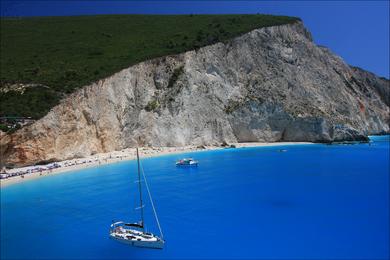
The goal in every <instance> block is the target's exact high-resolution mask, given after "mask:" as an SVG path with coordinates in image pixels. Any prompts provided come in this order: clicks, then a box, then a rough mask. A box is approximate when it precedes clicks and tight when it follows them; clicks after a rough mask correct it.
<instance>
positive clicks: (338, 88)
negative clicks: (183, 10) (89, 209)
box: [1, 22, 390, 165]
mask: <svg viewBox="0 0 390 260" xmlns="http://www.w3.org/2000/svg"><path fill="white" fill-rule="evenodd" d="M389 90H390V89H389V80H386V79H383V78H379V77H377V76H375V75H373V74H371V73H368V72H366V71H363V70H361V69H358V68H354V67H350V66H349V65H347V64H346V63H345V62H344V61H343V60H342V59H341V58H340V57H338V56H336V55H335V54H333V53H332V52H331V51H330V50H328V49H326V48H324V47H319V46H317V45H316V44H314V43H313V41H312V39H311V35H310V33H309V32H308V31H307V30H306V29H305V28H304V26H303V25H302V23H300V22H298V23H295V24H291V25H283V26H275V27H267V28H262V29H257V30H254V31H251V32H249V33H247V34H245V35H242V36H240V37H238V38H235V39H232V40H230V41H229V42H226V43H217V44H214V45H210V46H206V47H203V48H200V49H198V50H194V51H189V52H186V53H182V54H179V55H174V56H168V57H162V58H158V59H153V60H149V61H145V62H142V63H139V64H137V65H135V66H132V67H129V68H127V69H124V70H122V71H120V72H118V73H116V74H114V75H112V76H111V77H109V78H106V79H103V80H100V81H99V82H96V83H95V84H92V85H89V86H86V87H84V88H83V89H81V90H79V91H77V92H75V93H73V94H72V95H70V96H69V97H67V98H66V99H64V100H62V102H61V104H60V105H58V106H56V107H55V108H53V109H52V110H51V111H50V112H49V113H48V114H47V115H46V116H45V117H44V118H42V119H41V120H39V121H37V122H36V123H34V124H33V125H30V126H28V127H25V128H23V129H21V130H19V131H18V132H16V133H14V134H12V135H3V136H2V137H1V153H2V154H1V156H2V158H3V159H4V160H3V163H6V164H9V165H12V164H13V165H25V164H32V163H35V162H38V161H44V160H63V159H68V158H73V157H81V156H86V155H90V154H93V153H98V152H107V151H112V150H119V149H123V148H126V147H131V146H135V145H136V144H137V140H141V145H150V146H183V145H189V144H194V145H198V144H215V143H221V142H224V141H225V142H228V143H229V142H250V141H264V142H277V141H313V142H329V141H341V140H365V138H366V136H367V135H368V134H378V133H384V132H389V125H388V124H389V98H390V97H389Z"/></svg>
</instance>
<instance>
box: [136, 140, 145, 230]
mask: <svg viewBox="0 0 390 260" xmlns="http://www.w3.org/2000/svg"><path fill="white" fill-rule="evenodd" d="M137 163H138V189H139V201H140V208H141V221H142V228H143V227H144V205H143V203H142V187H141V186H142V185H141V170H140V164H139V153H138V147H137Z"/></svg>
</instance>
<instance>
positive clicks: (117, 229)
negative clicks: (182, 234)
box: [110, 221, 165, 249]
mask: <svg viewBox="0 0 390 260" xmlns="http://www.w3.org/2000/svg"><path fill="white" fill-rule="evenodd" d="M126 225H129V224H126V223H124V222H122V221H119V222H115V223H113V224H112V225H111V228H110V238H112V239H114V240H116V241H119V242H122V243H124V244H128V245H131V246H136V247H145V248H156V249H162V248H163V247H164V242H165V241H164V240H163V239H161V238H160V237H158V236H156V235H154V234H152V233H147V232H144V231H143V229H141V230H142V231H141V230H138V229H135V228H129V227H127V226H126Z"/></svg>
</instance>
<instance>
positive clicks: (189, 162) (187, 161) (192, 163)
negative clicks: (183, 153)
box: [176, 158, 198, 166]
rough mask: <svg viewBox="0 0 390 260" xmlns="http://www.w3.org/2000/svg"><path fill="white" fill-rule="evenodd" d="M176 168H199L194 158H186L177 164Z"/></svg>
mask: <svg viewBox="0 0 390 260" xmlns="http://www.w3.org/2000/svg"><path fill="white" fill-rule="evenodd" d="M176 166H198V161H195V160H194V159H192V158H184V159H181V160H179V161H177V162H176Z"/></svg>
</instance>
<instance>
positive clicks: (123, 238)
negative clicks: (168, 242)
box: [110, 147, 165, 249]
mask: <svg viewBox="0 0 390 260" xmlns="http://www.w3.org/2000/svg"><path fill="white" fill-rule="evenodd" d="M136 150H137V168H138V192H139V201H140V207H139V209H140V211H141V220H140V221H139V222H137V223H125V222H123V221H117V222H114V223H112V224H111V226H110V237H111V238H112V239H114V240H117V241H119V242H122V243H125V244H129V245H132V246H136V247H146V248H157V249H162V248H163V247H164V243H165V240H164V238H163V233H162V230H161V226H160V222H159V220H158V217H157V212H156V209H155V207H154V203H153V199H152V196H151V193H150V190H149V185H148V182H147V180H146V177H145V172H144V171H143V169H142V167H141V163H140V159H139V152H138V147H137V149H136ZM141 169H142V176H143V180H144V182H145V187H146V190H147V192H148V196H149V199H150V204H151V205H152V209H153V214H154V217H155V219H156V222H157V226H158V229H159V231H160V236H156V235H154V234H152V233H149V232H147V231H146V228H145V226H144V223H145V222H144V204H143V200H142V185H141Z"/></svg>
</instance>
